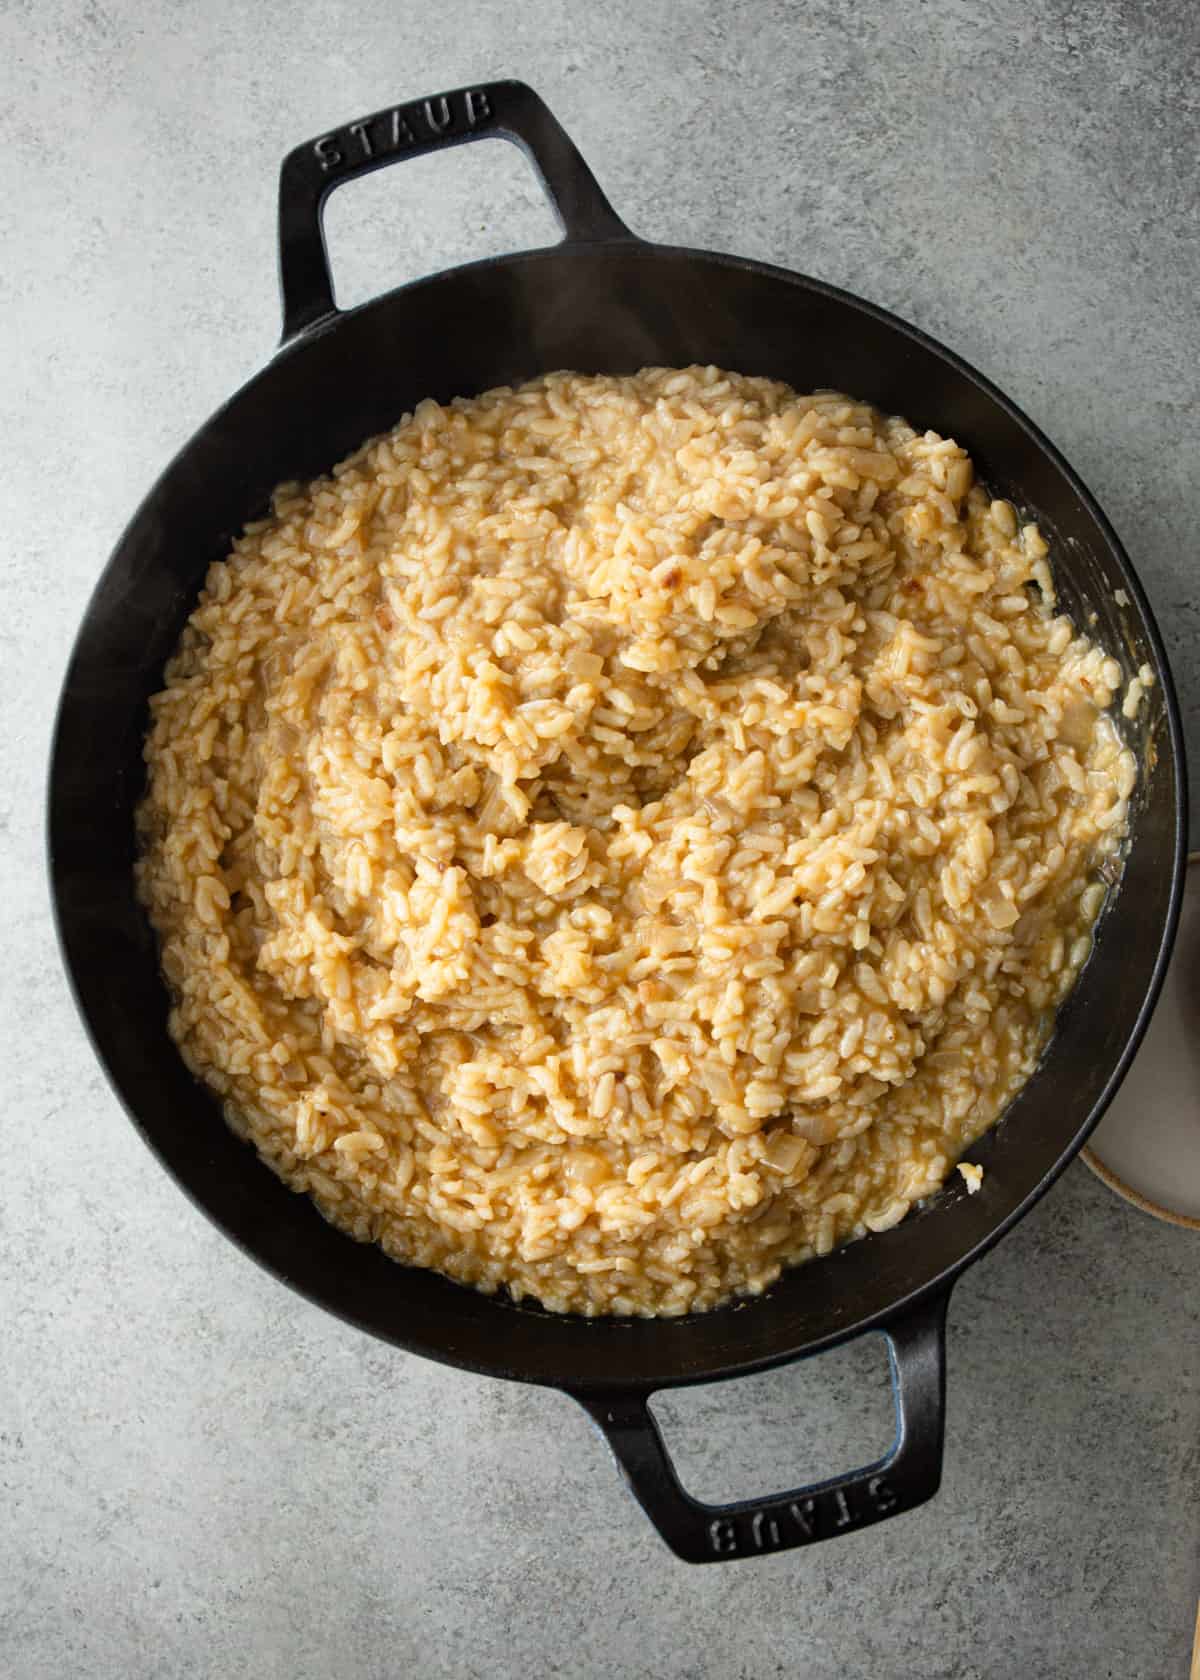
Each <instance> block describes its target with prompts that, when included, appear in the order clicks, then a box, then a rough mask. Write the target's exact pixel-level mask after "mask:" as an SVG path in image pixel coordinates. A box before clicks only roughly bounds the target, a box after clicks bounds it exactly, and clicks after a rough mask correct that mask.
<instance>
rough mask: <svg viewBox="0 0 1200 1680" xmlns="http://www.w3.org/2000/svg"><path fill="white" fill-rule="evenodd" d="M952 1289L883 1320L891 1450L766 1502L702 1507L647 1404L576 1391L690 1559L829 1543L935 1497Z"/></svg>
mask: <svg viewBox="0 0 1200 1680" xmlns="http://www.w3.org/2000/svg"><path fill="white" fill-rule="evenodd" d="M949 1298H950V1292H949V1290H946V1291H945V1292H944V1293H941V1294H938V1295H936V1296H934V1297H933V1298H932V1299H930V1300H927V1301H924V1302H922V1303H921V1304H920V1305H919V1306H916V1307H912V1308H909V1309H908V1311H906V1312H904V1313H902V1314H901V1315H899V1316H898V1317H896V1318H893V1319H891V1320H889V1322H888V1323H887V1324H885V1325H884V1327H883V1329H884V1334H885V1335H886V1337H887V1341H888V1354H889V1356H890V1360H891V1367H892V1393H893V1395H894V1397H895V1403H896V1439H895V1442H894V1444H893V1446H892V1450H891V1451H890V1452H889V1453H888V1454H887V1456H886V1457H884V1458H881V1459H880V1460H879V1461H878V1463H876V1464H870V1465H868V1466H867V1467H866V1469H865V1470H853V1471H851V1472H850V1474H849V1475H846V1476H835V1477H833V1478H831V1479H830V1480H829V1481H826V1482H816V1483H814V1484H813V1485H812V1486H810V1487H802V1488H795V1489H793V1491H792V1492H791V1493H781V1494H776V1495H775V1496H774V1497H773V1498H770V1499H746V1500H741V1501H739V1502H738V1503H737V1504H733V1505H704V1504H702V1503H701V1502H700V1500H698V1499H693V1498H692V1496H691V1495H690V1494H689V1493H687V1492H685V1491H684V1489H683V1487H682V1486H681V1485H680V1482H679V1478H678V1477H677V1476H676V1474H675V1468H674V1466H673V1465H672V1463H671V1460H670V1457H669V1456H668V1453H667V1449H666V1446H665V1445H664V1443H663V1438H662V1436H661V1435H660V1434H659V1430H658V1425H657V1424H656V1423H655V1421H654V1419H653V1417H652V1416H651V1414H650V1409H649V1407H648V1406H647V1404H646V1402H647V1400H648V1399H649V1395H648V1394H637V1395H633V1396H632V1397H630V1396H625V1395H621V1396H615V1395H609V1396H604V1395H592V1394H588V1395H584V1394H576V1395H575V1399H577V1400H578V1401H579V1403H580V1405H582V1406H583V1407H584V1408H585V1409H586V1410H587V1411H589V1412H590V1413H591V1415H592V1417H593V1418H594V1419H595V1421H596V1422H597V1423H598V1424H599V1425H600V1428H601V1430H602V1431H603V1433H604V1435H605V1437H606V1439H607V1441H608V1444H609V1446H610V1447H611V1449H612V1452H613V1456H614V1457H615V1458H616V1460H617V1464H618V1465H619V1466H620V1470H621V1474H622V1475H623V1476H624V1477H625V1480H626V1481H627V1482H628V1483H629V1486H630V1488H631V1489H632V1490H633V1494H634V1497H635V1498H636V1499H637V1501H638V1503H639V1504H640V1505H641V1506H642V1508H643V1510H644V1511H645V1512H646V1515H647V1516H648V1517H649V1518H650V1520H651V1522H652V1523H653V1524H654V1526H655V1527H656V1528H657V1529H658V1532H659V1533H660V1534H661V1535H662V1537H663V1539H664V1540H665V1541H666V1542H667V1545H668V1546H670V1548H671V1550H672V1551H673V1552H675V1553H676V1554H677V1555H678V1556H679V1557H681V1558H683V1559H684V1560H685V1561H686V1562H688V1563H721V1562H723V1561H724V1562H728V1560H729V1559H731V1558H739V1557H753V1556H756V1555H757V1554H759V1553H761V1552H780V1551H785V1550H786V1549H787V1548H788V1547H790V1546H807V1545H810V1544H811V1543H812V1542H813V1541H815V1540H832V1539H833V1538H834V1537H835V1536H836V1535H838V1534H849V1533H850V1531H851V1530H852V1529H855V1528H866V1527H867V1526H868V1524H870V1523H876V1522H880V1521H882V1520H883V1518H884V1517H894V1516H898V1515H899V1513H900V1512H901V1511H911V1510H912V1509H913V1507H914V1506H915V1505H922V1504H924V1502H925V1501H926V1500H927V1499H932V1497H933V1495H934V1494H935V1493H936V1492H937V1490H938V1484H939V1482H940V1481H941V1478H942V1439H943V1433H944V1426H945V1409H946V1408H945V1400H946V1334H945V1332H946V1304H947V1302H948V1300H949Z"/></svg>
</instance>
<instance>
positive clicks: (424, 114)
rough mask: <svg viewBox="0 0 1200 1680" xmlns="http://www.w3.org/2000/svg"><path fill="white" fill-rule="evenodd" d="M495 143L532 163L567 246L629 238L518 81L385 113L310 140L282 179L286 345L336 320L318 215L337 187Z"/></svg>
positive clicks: (570, 147) (290, 159) (292, 156)
mask: <svg viewBox="0 0 1200 1680" xmlns="http://www.w3.org/2000/svg"><path fill="white" fill-rule="evenodd" d="M491 135H496V136H499V137H500V138H501V139H504V140H512V141H515V142H516V144H517V145H518V146H520V148H521V150H522V151H523V152H524V153H525V155H526V156H527V157H528V158H529V159H530V160H531V161H532V163H533V165H534V168H535V169H536V170H537V172H538V174H539V175H540V177H541V180H542V185H543V186H544V187H545V189H546V192H547V195H548V196H549V199H550V202H551V204H552V205H553V206H554V209H555V211H556V213H557V215H558V219H559V221H560V222H561V223H562V225H563V230H564V232H565V233H566V236H567V238H568V239H574V240H597V239H632V238H633V235H632V234H631V233H630V232H629V229H628V228H627V227H626V226H625V224H624V223H623V222H622V221H621V219H620V217H619V216H618V215H617V213H616V211H615V210H614V209H613V208H612V206H611V204H609V202H608V200H607V199H606V198H605V196H604V194H603V193H602V192H601V190H600V188H599V186H598V185H597V183H596V179H595V176H594V175H593V174H592V172H591V170H590V169H589V168H588V166H587V164H586V163H585V162H584V161H583V158H582V157H581V156H580V155H579V152H578V151H577V150H576V147H575V145H574V143H573V141H571V140H569V139H568V138H567V135H566V134H565V132H564V131H563V129H562V128H561V127H560V126H559V124H558V122H557V120H556V119H555V117H554V116H553V115H552V114H551V111H550V109H549V107H548V106H547V105H545V104H543V102H542V101H541V100H540V99H539V98H538V96H537V94H536V93H534V91H533V89H532V88H527V87H526V86H525V84H524V83H523V82H483V83H481V84H480V85H479V86H477V87H468V88H455V89H454V91H453V92H452V93H437V94H434V95H433V96H432V97H431V98H429V99H415V100H412V101H411V102H409V103H407V104H404V105H390V106H388V108H387V109H386V110H384V111H375V112H374V113H373V114H372V115H371V116H369V117H360V118H359V120H358V121H357V122H352V123H347V124H346V125H345V126H344V127H342V128H335V129H333V130H332V131H331V132H330V133H329V134H323V135H321V136H320V137H319V138H318V139H316V140H308V141H306V142H305V144H304V145H302V146H297V147H296V149H295V151H292V152H289V153H288V155H287V157H285V158H284V160H283V168H282V169H281V170H280V172H279V283H280V290H281V292H282V294H283V340H282V342H283V343H284V344H286V343H287V342H288V340H289V339H291V338H294V337H295V336H296V334H297V333H301V332H304V331H306V330H307V329H308V328H309V327H313V326H316V325H317V323H318V322H320V321H325V320H328V319H330V318H331V317H332V316H333V315H335V314H336V313H337V310H336V307H335V305H334V301H333V280H332V278H331V276H330V273H329V258H328V255H327V253H326V250H325V235H324V232H323V230H322V226H321V216H322V211H323V209H324V205H325V200H326V198H328V196H329V194H330V193H331V192H332V191H333V189H334V188H335V187H340V186H341V185H342V183H343V181H351V180H353V179H354V178H355V176H357V175H366V174H368V173H369V172H370V171H371V170H372V169H382V168H383V167H384V165H385V164H389V163H397V162H399V161H400V160H401V159H403V158H406V157H421V156H422V155H423V154H424V153H426V152H436V151H440V150H441V149H442V148H443V147H445V146H462V145H465V144H466V143H467V141H469V140H483V139H486V138H488V137H489V136H491Z"/></svg>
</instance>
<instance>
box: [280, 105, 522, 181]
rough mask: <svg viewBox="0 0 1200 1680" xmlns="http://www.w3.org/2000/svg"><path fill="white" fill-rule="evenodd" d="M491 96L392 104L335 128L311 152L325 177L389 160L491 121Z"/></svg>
mask: <svg viewBox="0 0 1200 1680" xmlns="http://www.w3.org/2000/svg"><path fill="white" fill-rule="evenodd" d="M494 116H495V112H494V111H493V109H492V102H491V98H490V96H489V95H488V94H487V93H485V92H484V90H483V89H482V88H467V89H465V90H464V91H463V92H461V93H438V94H434V95H433V97H432V98H431V99H419V100H417V101H415V102H414V103H413V104H411V105H395V106H393V107H392V108H391V110H388V111H379V112H377V113H376V115H375V116H373V117H367V118H364V120H363V121H362V122H355V123H351V124H350V125H349V127H347V128H339V129H335V130H334V131H333V133H332V134H323V135H322V136H321V138H320V139H319V140H314V141H313V154H314V156H315V157H316V159H317V161H318V163H319V164H320V165H321V168H322V169H323V170H324V171H325V172H326V173H327V174H330V173H332V172H333V171H334V170H335V169H352V168H354V166H355V165H356V164H361V163H365V162H366V161H367V159H369V158H375V157H378V158H386V157H390V156H391V154H392V153H393V152H402V151H404V150H406V149H407V148H408V147H409V146H422V145H425V146H427V145H429V144H430V143H431V142H432V141H435V140H444V139H447V138H449V137H451V136H453V135H455V134H463V135H466V134H470V133H472V132H474V131H475V130H477V129H480V128H486V127H487V125H488V123H490V122H491V121H493V119H494Z"/></svg>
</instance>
